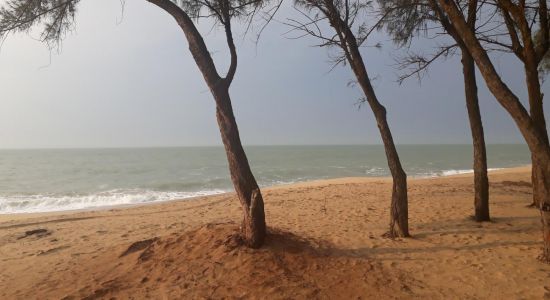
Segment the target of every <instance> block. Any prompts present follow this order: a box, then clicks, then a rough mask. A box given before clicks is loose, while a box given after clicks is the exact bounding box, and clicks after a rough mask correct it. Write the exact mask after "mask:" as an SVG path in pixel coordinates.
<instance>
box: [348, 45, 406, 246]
mask: <svg viewBox="0 0 550 300" xmlns="http://www.w3.org/2000/svg"><path fill="white" fill-rule="evenodd" d="M352 44H353V43H352ZM350 48H352V47H350ZM350 52H351V54H352V55H351V57H352V58H354V59H353V61H352V63H351V65H352V68H353V71H354V73H355V75H356V77H357V81H358V83H359V85H360V86H361V89H362V90H363V92H364V93H365V96H366V98H367V102H368V103H369V106H370V108H371V110H372V112H373V113H374V117H375V119H376V124H377V125H378V129H379V131H380V136H381V137H382V142H383V143H384V150H385V152H386V158H387V160H388V167H389V168H390V173H391V175H392V179H393V188H392V197H391V206H390V229H389V232H388V235H389V236H390V237H408V236H410V234H409V207H408V197H407V174H406V173H405V171H404V170H403V167H402V166H401V161H400V160H399V155H398V153H397V148H396V147H395V143H394V142H393V137H392V134H391V130H390V126H389V125H388V119H387V114H386V108H385V107H384V106H383V105H382V104H381V103H380V102H379V101H378V98H377V97H376V94H375V93H374V89H373V87H372V85H371V83H370V79H369V77H368V73H367V69H366V67H365V65H364V63H363V60H362V58H361V56H360V53H359V50H358V48H355V50H352V51H350Z"/></svg>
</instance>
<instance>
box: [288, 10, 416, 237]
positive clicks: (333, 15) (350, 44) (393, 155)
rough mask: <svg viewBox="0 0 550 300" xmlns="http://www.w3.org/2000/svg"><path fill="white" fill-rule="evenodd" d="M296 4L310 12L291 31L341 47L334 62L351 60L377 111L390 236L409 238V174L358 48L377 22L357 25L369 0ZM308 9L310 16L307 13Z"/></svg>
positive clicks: (351, 65) (295, 21) (294, 21)
mask: <svg viewBox="0 0 550 300" xmlns="http://www.w3.org/2000/svg"><path fill="white" fill-rule="evenodd" d="M295 5H296V7H297V8H304V9H305V10H306V11H307V12H303V11H300V12H301V13H302V15H303V16H304V17H305V18H307V21H305V22H301V21H298V20H295V19H289V21H288V23H287V25H289V26H291V27H292V29H291V31H294V30H295V31H298V32H301V33H304V34H305V35H310V36H313V37H315V38H318V39H320V40H321V44H320V45H319V46H322V47H336V48H338V49H339V50H341V55H339V56H338V57H336V58H335V65H337V64H340V63H345V62H347V63H349V65H350V67H351V69H352V71H353V73H354V75H355V77H356V79H357V84H358V85H359V86H360V87H361V89H362V91H363V93H364V95H365V98H364V99H363V100H362V101H363V102H366V103H368V105H369V106H370V108H371V110H372V112H373V113H374V117H375V118H376V123H377V125H378V129H379V131H380V135H381V137H382V141H383V143H384V149H385V152H386V157H387V160H388V166H389V168H390V172H391V175H392V178H393V188H392V200H391V208H390V228H389V232H388V236H390V237H408V236H409V223H408V222H409V221H408V199H407V174H406V173H405V171H404V170H403V167H402V166H401V162H400V160H399V155H398V153H397V149H396V147H395V143H394V141H393V137H392V134H391V130H390V127H389V124H388V120H387V116H386V114H387V113H386V108H385V107H384V106H383V105H382V104H381V103H380V101H379V100H378V98H377V96H376V93H375V91H374V88H373V87H372V84H371V80H370V78H369V75H368V72H367V68H366V65H365V62H364V60H363V57H362V55H361V53H360V51H359V48H360V47H361V46H362V45H363V44H364V43H365V42H366V40H367V37H368V36H369V34H370V33H371V32H372V30H374V28H376V25H375V26H373V27H372V28H370V29H369V28H368V26H367V24H366V23H365V22H363V23H361V24H359V25H357V26H354V25H355V24H357V23H359V22H360V20H358V18H361V14H362V13H363V12H365V10H367V9H368V8H369V7H370V2H369V1H361V0H355V1H354V0H352V1H350V0H296V2H295ZM308 12H309V13H311V15H308ZM325 20H326V21H327V22H328V24H329V25H330V26H331V27H332V29H333V30H334V33H332V34H329V35H327V34H325V33H324V32H323V30H322V29H321V26H323V25H322V24H321V22H323V21H325ZM354 29H356V30H355V31H356V33H354V32H353V31H354Z"/></svg>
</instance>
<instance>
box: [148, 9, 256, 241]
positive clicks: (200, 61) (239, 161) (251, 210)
mask: <svg viewBox="0 0 550 300" xmlns="http://www.w3.org/2000/svg"><path fill="white" fill-rule="evenodd" d="M147 1H149V2H151V3H153V4H155V5H157V6H158V7H160V8H162V9H163V10H165V11H166V12H168V13H169V14H170V15H172V17H174V19H175V20H176V22H177V23H178V25H179V26H180V27H181V29H182V30H183V33H184V34H185V37H186V38H187V42H188V43H189V51H190V52H191V54H192V56H193V59H194V60H195V63H196V64H197V66H198V67H199V70H200V71H201V73H202V75H203V77H204V80H205V82H206V84H207V85H208V87H209V89H210V92H211V93H212V95H213V96H214V99H215V100H216V118H217V121H218V126H219V128H220V133H221V137H222V141H223V145H224V147H225V153H226V155H227V161H228V163H229V172H230V174H231V180H232V182H233V186H234V187H235V192H236V193H237V196H238V198H239V201H240V203H241V205H242V208H243V221H242V226H241V234H242V238H243V241H244V242H245V243H246V244H247V246H249V247H251V248H259V247H261V246H262V244H263V242H264V240H265V236H266V224H265V214H264V203H263V198H262V194H261V192H260V189H259V187H258V184H257V183H256V179H255V178H254V175H253V174H252V171H251V170H250V166H249V164H248V159H247V158H246V154H245V152H244V149H243V147H242V144H241V139H240V136H239V129H238V127H237V122H236V121H235V115H234V114H233V108H232V106H231V98H230V97H229V86H230V84H231V81H232V79H233V75H234V74H235V71H236V67H237V56H236V51H235V46H234V44H233V38H232V35H231V26H230V21H229V17H227V15H228V13H227V12H226V19H225V24H224V25H225V28H226V35H227V43H228V46H229V48H230V52H231V65H230V67H229V71H228V74H227V75H226V78H221V77H220V76H219V74H218V72H217V70H216V66H215V65H214V61H213V60H212V57H211V56H210V52H209V51H208V48H207V47H206V44H205V43H204V40H203V38H202V36H201V35H200V33H199V31H198V30H197V28H196V27H195V24H193V21H192V20H191V18H190V17H189V16H188V15H187V14H186V13H185V12H184V11H183V10H182V9H181V8H180V7H179V6H178V5H176V4H175V3H174V2H172V1H171V0H147Z"/></svg>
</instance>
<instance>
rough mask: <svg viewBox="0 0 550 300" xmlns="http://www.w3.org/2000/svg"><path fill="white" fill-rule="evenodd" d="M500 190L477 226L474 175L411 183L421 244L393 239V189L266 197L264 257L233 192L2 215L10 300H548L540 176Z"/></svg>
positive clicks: (309, 186) (500, 179) (300, 191)
mask: <svg viewBox="0 0 550 300" xmlns="http://www.w3.org/2000/svg"><path fill="white" fill-rule="evenodd" d="M490 182H491V184H490V192H491V214H492V218H493V221H492V222H487V223H476V222H474V221H473V220H472V219H471V215H472V213H473V185H472V175H471V174H467V175H457V176H450V177H444V178H429V179H411V180H410V181H409V187H410V189H409V197H410V200H409V209H410V213H409V214H410V227H411V234H412V235H413V237H412V238H407V239H394V240H392V239H387V238H384V237H382V235H383V234H384V233H385V231H386V229H387V224H388V216H389V211H388V209H389V201H390V200H389V199H390V191H391V181H390V180H389V179H387V178H378V179H376V178H342V179H334V180H323V181H314V182H307V183H300V184H294V185H286V186H278V187H273V188H267V189H264V190H263V193H264V198H265V203H266V216H267V222H268V226H269V230H270V236H269V238H268V240H267V244H266V246H265V247H264V248H262V249H260V250H251V249H246V248H242V247H239V246H238V245H237V244H236V243H235V242H234V240H233V239H232V238H231V235H232V233H233V232H235V230H237V228H238V222H239V220H240V207H239V204H238V201H237V200H236V199H235V197H234V195H233V194H223V195H217V196H212V197H203V198H197V199H193V200H182V201H173V202H165V203H159V204H154V205H144V206H136V207H125V208H113V209H108V210H100V211H80V212H60V213H48V214H22V215H2V216H0V270H1V271H0V299H61V298H65V299H81V298H85V299H96V298H99V299H143V298H153V299H175V298H176V299H177V298H190V299H197V298H199V299H201V298H211V299H220V298H244V299H249V298H251V299H260V298H264V299H283V298H285V299H288V298H297V299H306V298H307V299H372V298H376V299H409V298H412V299H416V298H422V299H458V298H460V299H483V298H493V299H545V298H546V299H550V265H545V264H542V263H540V262H539V261H538V260H537V259H536V257H537V255H538V254H539V253H540V251H541V250H540V249H541V238H542V233H541V227H540V226H541V225H540V219H539V213H538V211H537V210H536V209H533V208H528V207H526V206H527V205H528V204H529V203H530V201H531V188H530V183H529V182H530V168H529V167H524V168H514V169H507V170H500V171H494V172H490ZM33 230H34V231H33Z"/></svg>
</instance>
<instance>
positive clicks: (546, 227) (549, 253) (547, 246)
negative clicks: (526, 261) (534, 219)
mask: <svg viewBox="0 0 550 300" xmlns="http://www.w3.org/2000/svg"><path fill="white" fill-rule="evenodd" d="M544 205H546V207H545V208H542V209H541V210H540V214H541V219H542V240H543V241H544V247H543V250H542V254H541V256H540V260H542V261H543V262H545V263H547V264H550V205H548V203H545V204H544Z"/></svg>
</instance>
